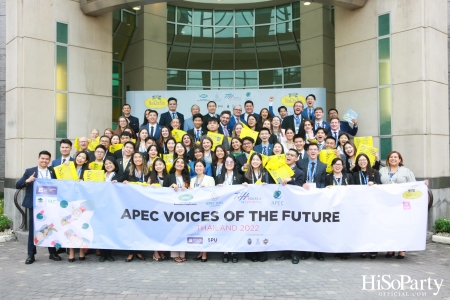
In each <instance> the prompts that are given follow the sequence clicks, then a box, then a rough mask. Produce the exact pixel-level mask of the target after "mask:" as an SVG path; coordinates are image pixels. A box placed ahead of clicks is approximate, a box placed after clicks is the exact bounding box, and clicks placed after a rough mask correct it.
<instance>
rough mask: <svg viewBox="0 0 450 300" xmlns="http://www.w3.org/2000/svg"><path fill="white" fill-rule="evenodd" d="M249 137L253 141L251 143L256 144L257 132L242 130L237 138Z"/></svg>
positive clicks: (248, 129)
mask: <svg viewBox="0 0 450 300" xmlns="http://www.w3.org/2000/svg"><path fill="white" fill-rule="evenodd" d="M247 136H248V137H251V138H252V139H253V141H255V142H256V139H257V138H258V132H257V131H253V130H251V129H250V128H248V127H247V128H245V127H244V128H242V130H241V135H239V137H240V138H241V139H243V138H245V137H247Z"/></svg>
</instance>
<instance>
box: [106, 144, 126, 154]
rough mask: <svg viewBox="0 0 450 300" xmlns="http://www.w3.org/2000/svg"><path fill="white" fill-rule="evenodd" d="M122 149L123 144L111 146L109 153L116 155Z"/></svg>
mask: <svg viewBox="0 0 450 300" xmlns="http://www.w3.org/2000/svg"><path fill="white" fill-rule="evenodd" d="M122 148H123V144H115V145H111V146H109V152H111V153H114V152H116V151H118V150H120V149H122Z"/></svg>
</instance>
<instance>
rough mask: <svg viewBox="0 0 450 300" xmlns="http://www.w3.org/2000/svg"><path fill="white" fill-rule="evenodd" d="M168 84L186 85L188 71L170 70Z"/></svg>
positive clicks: (168, 71)
mask: <svg viewBox="0 0 450 300" xmlns="http://www.w3.org/2000/svg"><path fill="white" fill-rule="evenodd" d="M167 84H173V85H186V71H181V70H170V69H168V70H167Z"/></svg>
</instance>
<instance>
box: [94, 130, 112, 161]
mask: <svg viewBox="0 0 450 300" xmlns="http://www.w3.org/2000/svg"><path fill="white" fill-rule="evenodd" d="M100 145H103V146H104V147H105V149H106V152H105V155H104V156H103V160H105V157H107V156H111V157H115V156H114V153H111V152H109V146H111V139H110V138H109V137H108V136H106V135H102V136H101V137H100ZM117 152H119V151H117ZM89 161H90V162H93V161H95V151H91V152H89Z"/></svg>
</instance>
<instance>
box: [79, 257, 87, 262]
mask: <svg viewBox="0 0 450 300" xmlns="http://www.w3.org/2000/svg"><path fill="white" fill-rule="evenodd" d="M78 259H79V260H80V261H83V260H85V259H86V257H84V256H83V257H81V256H80V257H78Z"/></svg>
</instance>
